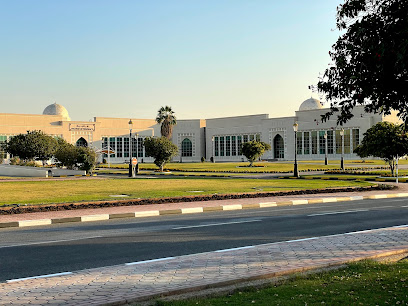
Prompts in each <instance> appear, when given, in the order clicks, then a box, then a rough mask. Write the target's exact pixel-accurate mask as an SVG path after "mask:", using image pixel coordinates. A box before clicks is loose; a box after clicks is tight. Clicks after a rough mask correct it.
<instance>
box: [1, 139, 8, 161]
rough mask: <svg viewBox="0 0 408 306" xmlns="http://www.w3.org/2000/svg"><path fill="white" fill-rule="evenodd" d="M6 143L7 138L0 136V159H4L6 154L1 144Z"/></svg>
mask: <svg viewBox="0 0 408 306" xmlns="http://www.w3.org/2000/svg"><path fill="white" fill-rule="evenodd" d="M6 141H7V136H0V159H4V158H6V155H7V154H6V152H4V150H3V149H2V144H3V143H5V142H6Z"/></svg>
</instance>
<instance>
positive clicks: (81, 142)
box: [76, 137, 88, 147]
mask: <svg viewBox="0 0 408 306" xmlns="http://www.w3.org/2000/svg"><path fill="white" fill-rule="evenodd" d="M76 146H77V147H87V146H88V142H87V141H86V140H85V138H84V137H81V138H79V139H78V140H77V142H76Z"/></svg>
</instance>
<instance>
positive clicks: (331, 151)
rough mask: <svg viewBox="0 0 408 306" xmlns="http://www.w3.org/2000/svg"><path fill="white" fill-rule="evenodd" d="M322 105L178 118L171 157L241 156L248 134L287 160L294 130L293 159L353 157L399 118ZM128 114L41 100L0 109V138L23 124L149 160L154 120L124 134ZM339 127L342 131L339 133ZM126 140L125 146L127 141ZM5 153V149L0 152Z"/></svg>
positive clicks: (115, 156) (117, 159)
mask: <svg viewBox="0 0 408 306" xmlns="http://www.w3.org/2000/svg"><path fill="white" fill-rule="evenodd" d="M327 111H328V109H325V108H323V107H322V105H321V103H320V102H319V101H318V100H317V99H314V98H310V99H307V100H305V101H304V102H303V103H301V105H300V107H299V110H298V111H296V112H295V116H293V117H280V118H269V115H268V114H260V115H248V116H236V117H225V118H214V119H191V120H178V121H177V125H176V126H175V127H174V130H173V138H172V141H173V143H174V144H176V145H177V146H178V148H179V155H178V156H176V157H175V158H174V161H181V162H198V161H200V160H201V158H202V157H204V158H206V159H207V160H209V159H210V158H211V157H213V158H214V160H215V161H219V162H221V161H223V162H228V161H243V160H245V158H244V157H243V156H242V154H241V150H240V147H241V144H242V143H244V142H247V141H250V140H253V139H256V140H261V141H264V142H267V143H269V144H270V145H271V147H272V149H271V150H270V151H268V152H266V153H265V154H264V156H263V159H267V160H293V159H294V157H295V132H294V129H293V126H294V124H295V123H297V124H298V126H297V128H298V130H297V134H296V147H297V157H298V159H299V160H302V159H303V160H322V159H324V158H325V155H326V154H327V156H328V158H329V159H340V156H341V154H342V152H343V154H344V157H345V158H346V159H355V158H357V156H356V155H355V154H354V153H353V149H354V148H355V147H356V146H357V145H358V144H359V143H360V141H361V139H362V137H363V134H364V132H365V131H366V130H367V129H369V128H370V127H371V126H373V125H374V124H376V123H378V122H381V121H390V122H394V123H397V122H399V119H398V117H397V116H396V114H395V113H393V114H391V115H389V116H384V115H381V114H369V113H365V112H364V109H363V107H362V106H357V107H355V109H354V111H353V113H354V117H353V118H352V119H351V120H349V121H348V122H347V123H346V124H345V125H344V126H342V127H340V126H337V125H336V120H335V118H334V117H333V118H332V119H331V120H328V121H326V122H324V123H322V122H321V120H320V118H321V117H320V116H321V115H322V114H324V113H326V112H327ZM129 119H130V118H106V117H95V118H94V120H93V121H90V122H88V121H72V120H71V118H70V117H69V114H68V111H67V110H66V108H65V107H64V106H62V105H59V104H56V103H54V104H51V105H49V106H47V107H46V108H45V109H44V111H43V114H42V115H31V114H30V115H27V114H6V113H0V143H1V142H4V141H6V140H7V139H9V138H10V137H13V136H14V135H17V134H20V133H26V132H27V131H29V130H41V131H43V132H44V133H47V134H49V135H52V136H55V137H62V138H64V139H65V140H67V141H68V142H70V143H72V144H75V145H77V146H91V147H94V148H95V149H96V150H99V151H102V150H103V149H105V150H106V149H110V150H112V151H113V153H112V154H109V156H108V155H107V154H103V156H101V159H102V158H103V157H104V158H107V159H108V158H109V160H110V162H111V163H123V162H128V161H129V152H130V149H131V151H132V157H137V158H138V159H139V161H141V162H152V161H153V159H152V158H151V157H148V156H146V153H145V150H144V146H143V140H144V138H146V137H149V136H160V125H159V124H157V123H156V121H155V120H153V119H135V118H131V119H132V122H133V128H132V137H131V138H130V135H129V132H130V130H129V125H128V122H129ZM342 133H343V135H344V136H342V135H341V134H342ZM130 146H131V147H130ZM0 154H1V157H3V158H5V157H6V156H5V153H4V152H1V151H0Z"/></svg>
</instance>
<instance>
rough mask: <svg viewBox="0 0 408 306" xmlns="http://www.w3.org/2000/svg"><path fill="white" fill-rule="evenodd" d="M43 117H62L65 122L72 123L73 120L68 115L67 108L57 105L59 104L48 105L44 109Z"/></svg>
mask: <svg viewBox="0 0 408 306" xmlns="http://www.w3.org/2000/svg"><path fill="white" fill-rule="evenodd" d="M43 115H58V116H62V118H63V119H64V120H65V121H70V120H71V118H69V114H68V111H67V109H66V108H65V107H63V106H62V105H60V104H57V103H54V104H50V105H48V106H47V107H46V108H45V109H44V111H43Z"/></svg>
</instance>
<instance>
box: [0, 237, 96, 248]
mask: <svg viewBox="0 0 408 306" xmlns="http://www.w3.org/2000/svg"><path fill="white" fill-rule="evenodd" d="M94 238H103V236H92V237H85V238H75V239H74V238H73V239H64V240H51V241H39V242H31V243H25V244H14V245H3V246H0V249H5V248H14V247H21V246H30V245H37V244H49V243H58V242H67V241H77V240H85V239H94Z"/></svg>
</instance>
